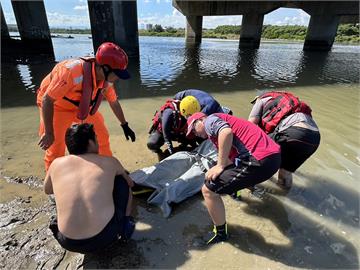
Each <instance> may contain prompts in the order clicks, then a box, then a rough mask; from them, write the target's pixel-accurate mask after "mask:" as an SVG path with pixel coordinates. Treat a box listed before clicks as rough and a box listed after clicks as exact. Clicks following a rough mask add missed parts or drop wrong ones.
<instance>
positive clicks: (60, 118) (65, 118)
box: [39, 108, 112, 171]
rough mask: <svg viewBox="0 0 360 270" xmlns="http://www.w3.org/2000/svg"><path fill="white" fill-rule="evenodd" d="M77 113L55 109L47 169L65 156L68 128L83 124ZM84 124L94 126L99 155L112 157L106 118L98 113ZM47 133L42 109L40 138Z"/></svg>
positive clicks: (45, 158)
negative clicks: (74, 124)
mask: <svg viewBox="0 0 360 270" xmlns="http://www.w3.org/2000/svg"><path fill="white" fill-rule="evenodd" d="M76 114H77V111H60V110H56V108H54V117H53V126H54V137H55V139H54V143H53V144H52V145H51V146H50V147H49V148H48V149H47V150H46V151H45V157H44V161H45V169H46V171H47V170H48V169H49V166H50V164H51V162H53V160H54V159H56V158H58V157H62V156H64V155H65V148H66V145H65V133H66V130H67V128H68V127H70V126H71V125H72V124H73V123H81V120H79V119H78V118H77V117H76ZM83 123H90V124H93V125H94V131H95V133H96V138H97V141H98V144H99V154H100V155H104V156H112V153H111V150H110V142H109V132H108V130H107V128H106V127H105V123H104V117H103V116H102V114H101V113H100V112H99V111H97V112H96V113H95V114H94V115H89V116H88V117H87V118H86V119H85V120H84V121H83ZM44 133H45V127H44V122H43V119H42V113H41V108H40V128H39V136H40V137H41V136H42V135H43V134H44Z"/></svg>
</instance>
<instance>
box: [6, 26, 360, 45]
mask: <svg viewBox="0 0 360 270" xmlns="http://www.w3.org/2000/svg"><path fill="white" fill-rule="evenodd" d="M9 31H10V32H17V28H16V27H9ZM50 32H51V36H52V38H73V36H72V35H74V34H83V35H88V38H89V39H91V38H92V37H91V29H65V28H51V29H50ZM240 32H241V26H240V25H221V26H218V27H216V28H215V29H205V28H204V29H203V31H202V38H209V39H216V40H239V39H240ZM138 33H139V36H151V37H180V38H185V29H184V28H173V27H164V28H163V27H162V26H161V25H157V24H156V25H154V26H152V28H151V29H150V30H144V29H140V30H139V31H138ZM306 34H307V27H306V26H300V25H283V26H278V25H264V26H263V29H262V36H261V40H262V41H268V42H290V43H298V42H299V43H301V42H304V40H305V37H306ZM335 43H337V44H349V45H360V33H359V27H358V25H357V24H341V25H339V27H338V30H337V34H336V38H335Z"/></svg>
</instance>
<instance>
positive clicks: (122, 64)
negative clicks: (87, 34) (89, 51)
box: [95, 42, 130, 80]
mask: <svg viewBox="0 0 360 270" xmlns="http://www.w3.org/2000/svg"><path fill="white" fill-rule="evenodd" d="M95 58H96V62H97V63H98V64H99V65H102V66H103V65H107V66H109V67H110V68H111V71H112V72H114V73H115V74H116V75H117V76H118V77H119V78H121V79H124V80H126V79H128V78H129V77H130V75H129V73H128V72H127V70H126V68H127V65H128V56H127V54H126V53H125V52H124V50H123V49H121V48H120V47H119V46H118V45H116V44H114V43H112V42H104V43H103V44H101V45H100V46H99V48H98V49H97V52H96V55H95Z"/></svg>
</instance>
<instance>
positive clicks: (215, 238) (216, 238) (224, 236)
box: [206, 225, 229, 245]
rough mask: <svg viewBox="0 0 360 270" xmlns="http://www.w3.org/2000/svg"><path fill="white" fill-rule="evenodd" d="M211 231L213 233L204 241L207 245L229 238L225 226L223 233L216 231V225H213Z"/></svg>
mask: <svg viewBox="0 0 360 270" xmlns="http://www.w3.org/2000/svg"><path fill="white" fill-rule="evenodd" d="M226 226H227V225H226ZM213 233H214V235H213V236H212V237H211V238H210V239H209V240H208V241H207V242H206V244H207V245H212V244H216V243H220V242H225V241H226V240H228V239H229V235H228V233H227V227H226V229H225V232H224V233H221V234H219V233H217V231H216V227H215V226H214V229H213Z"/></svg>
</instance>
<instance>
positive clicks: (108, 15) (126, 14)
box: [88, 0, 139, 57]
mask: <svg viewBox="0 0 360 270" xmlns="http://www.w3.org/2000/svg"><path fill="white" fill-rule="evenodd" d="M88 6H89V14H90V24H91V32H92V37H93V46H94V51H95V52H96V50H97V48H98V47H99V45H100V44H101V43H103V42H105V41H110V42H114V43H116V44H118V45H119V46H120V47H121V48H123V49H124V50H125V51H126V53H127V54H128V55H129V57H138V56H139V37H138V24H137V10H136V1H90V0H88Z"/></svg>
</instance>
